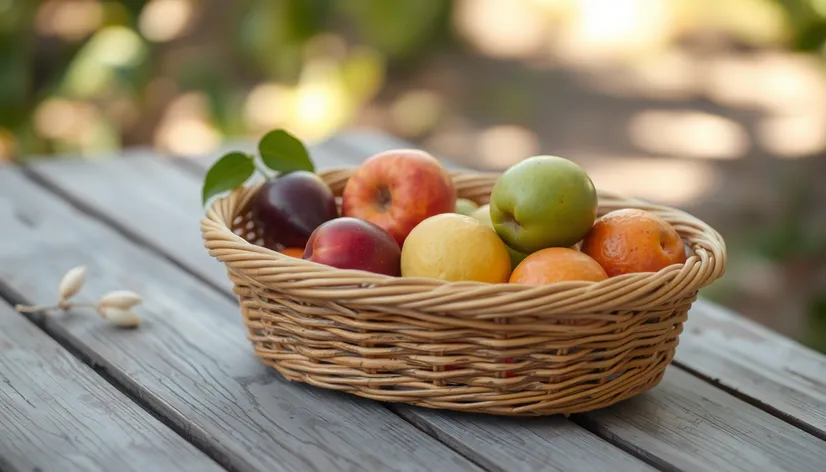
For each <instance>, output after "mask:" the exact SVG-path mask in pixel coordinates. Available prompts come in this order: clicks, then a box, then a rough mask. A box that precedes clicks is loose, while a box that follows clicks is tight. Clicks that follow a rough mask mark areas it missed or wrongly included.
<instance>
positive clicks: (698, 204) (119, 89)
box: [0, 0, 826, 352]
mask: <svg viewBox="0 0 826 472" xmlns="http://www.w3.org/2000/svg"><path fill="white" fill-rule="evenodd" d="M275 127H286V128H288V129H290V130H291V131H293V132H294V133H296V134H297V135H299V136H300V137H302V138H303V139H305V140H308V141H311V140H320V139H324V138H325V137H327V136H329V135H331V134H333V133H335V132H336V131H337V130H341V129H346V128H352V127H369V128H373V129H378V130H385V131H388V132H390V133H393V134H395V135H397V136H400V137H402V138H405V139H408V140H411V141H413V142H414V143H416V144H417V145H419V146H423V147H426V148H427V149H429V150H430V151H432V152H434V153H437V154H439V155H442V156H444V157H448V158H452V159H454V160H457V161H459V162H461V163H463V164H466V165H470V166H474V167H478V168H484V169H492V170H499V169H503V168H506V167H507V166H509V165H511V164H513V163H515V162H516V161H518V160H519V159H522V158H525V157H528V156H531V155H534V154H539V153H543V154H556V155H561V156H564V157H568V158H570V159H573V160H575V161H577V162H579V163H580V164H582V165H583V166H585V167H586V169H587V170H588V171H589V172H590V174H591V176H592V178H593V179H594V181H595V183H596V184H597V186H599V187H602V188H606V189H613V190H619V191H622V192H627V193H629V194H633V195H636V196H639V197H644V198H648V199H651V200H654V201H656V202H659V203H665V204H669V205H673V206H676V207H679V208H682V209H685V210H688V211H690V212H692V213H694V214H695V215H696V216H698V217H700V218H702V219H704V220H706V221H707V222H708V223H710V224H711V225H713V226H714V227H716V228H717V229H718V230H719V231H720V232H721V233H722V234H723V235H724V236H725V238H726V241H727V244H728V250H729V254H730V266H729V267H730V268H729V270H728V272H727V275H726V276H725V277H724V278H723V279H721V280H720V281H719V282H717V283H716V284H714V286H712V287H710V288H709V289H707V290H706V291H705V292H704V295H705V296H706V297H708V298H711V299H713V300H716V301H718V302H720V303H722V304H724V305H726V306H728V307H731V308H732V309H734V310H736V311H738V312H740V313H743V314H744V315H746V316H748V317H750V318H752V319H754V320H756V321H758V322H760V323H762V324H764V325H766V326H768V327H770V328H772V329H774V330H776V331H779V332H781V333H783V334H785V335H788V336H791V337H794V338H795V339H798V340H800V341H801V342H803V343H804V344H807V345H809V346H811V347H813V348H815V349H818V350H821V351H823V352H826V209H824V208H826V207H824V204H826V184H824V180H826V0H456V1H447V0H338V1H336V0H235V1H226V0H149V1H139V0H122V1H96V0H45V1H35V0H0V161H2V160H11V161H25V160H27V159H34V158H41V159H48V158H55V159H56V158H60V157H61V155H62V156H66V155H72V156H73V157H77V156H81V157H83V158H85V159H105V158H116V155H117V153H118V151H119V150H120V149H122V148H124V147H130V146H151V147H153V148H155V149H156V150H157V151H158V152H159V153H162V154H163V155H165V156H180V157H182V158H185V157H190V156H200V155H205V154H210V153H212V152H216V149H217V148H218V147H219V146H220V145H221V143H222V142H223V141H226V140H238V139H245V138H250V139H257V138H258V137H260V136H261V135H262V134H263V133H264V132H266V131H268V130H270V129H272V128H275Z"/></svg>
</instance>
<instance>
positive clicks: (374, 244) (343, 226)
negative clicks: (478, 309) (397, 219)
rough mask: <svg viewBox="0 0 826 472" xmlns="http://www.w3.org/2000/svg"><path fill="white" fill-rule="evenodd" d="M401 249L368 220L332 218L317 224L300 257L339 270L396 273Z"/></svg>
mask: <svg viewBox="0 0 826 472" xmlns="http://www.w3.org/2000/svg"><path fill="white" fill-rule="evenodd" d="M400 258H401V249H399V245H398V243H396V240H395V239H393V237H392V236H390V234H389V233H388V232H387V231H385V230H383V229H382V228H380V227H378V226H376V225H374V224H373V223H370V222H368V221H364V220H359V219H356V218H347V217H342V218H336V219H334V220H330V221H328V222H326V223H324V224H322V225H321V226H319V227H318V228H317V229H316V230H315V231H314V232H313V234H312V235H311V236H310V240H309V241H308V242H307V247H306V248H305V249H304V259H307V260H310V261H313V262H318V263H319V264H325V265H329V266H332V267H337V268H339V269H356V270H365V271H368V272H374V273H376V274H384V275H391V276H398V275H399V268H400V264H399V259H400Z"/></svg>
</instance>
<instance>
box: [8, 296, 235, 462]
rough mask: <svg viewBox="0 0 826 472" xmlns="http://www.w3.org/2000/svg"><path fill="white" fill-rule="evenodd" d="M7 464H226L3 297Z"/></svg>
mask: <svg viewBox="0 0 826 472" xmlns="http://www.w3.org/2000/svg"><path fill="white" fill-rule="evenodd" d="M0 326H2V329H0V438H2V439H1V440H0V468H2V469H4V470H5V469H8V470H11V471H24V470H25V471H31V470H41V471H58V470H59V471H67V472H68V471H83V472H87V471H92V470H99V471H110V470H118V471H127V470H134V471H145V470H148V469H151V470H157V471H182V470H188V471H212V470H216V471H217V470H224V469H223V468H221V467H220V466H218V464H216V463H215V462H213V461H212V459H210V458H209V457H207V456H206V455H205V454H204V453H202V452H201V451H199V450H198V449H196V448H195V447H194V446H192V445H191V444H189V443H188V442H186V441H185V440H184V439H182V438H181V437H180V436H178V435H177V434H175V433H174V432H173V431H172V430H171V429H169V428H167V427H166V426H164V425H163V424H161V423H160V422H159V421H158V420H156V419H155V418H153V417H152V416H151V415H150V414H149V413H147V412H146V411H144V410H143V409H142V408H141V407H140V406H139V405H137V404H136V403H134V402H132V401H131V400H130V399H129V398H128V397H126V396H125V395H124V394H122V393H121V392H119V391H118V390H117V389H116V388H115V387H114V386H112V385H110V384H109V383H107V382H106V381H104V380H103V379H102V378H101V377H100V376H99V375H97V374H96V373H95V372H94V371H93V370H92V369H91V368H89V367H88V366H86V365H84V364H83V363H81V362H80V361H79V360H78V359H76V358H75V357H74V356H72V355H71V354H70V353H69V352H68V351H67V350H66V349H64V348H63V347H61V346H60V345H59V344H58V343H57V342H55V340H53V339H52V338H50V337H49V336H48V335H46V334H45V333H43V332H42V331H41V330H40V329H39V328H37V326H35V325H34V324H33V323H31V322H30V321H28V320H27V319H25V318H24V317H23V315H21V314H19V313H17V312H15V311H14V310H13V309H12V308H11V306H9V305H7V304H6V303H4V302H2V301H0Z"/></svg>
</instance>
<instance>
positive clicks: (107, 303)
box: [98, 290, 143, 310]
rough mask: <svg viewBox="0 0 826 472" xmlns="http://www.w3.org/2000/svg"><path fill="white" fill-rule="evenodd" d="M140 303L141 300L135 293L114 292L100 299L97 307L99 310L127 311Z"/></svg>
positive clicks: (128, 291) (126, 291)
mask: <svg viewBox="0 0 826 472" xmlns="http://www.w3.org/2000/svg"><path fill="white" fill-rule="evenodd" d="M142 301H143V298H141V296H140V295H138V294H137V293H135V292H132V291H130V290H115V291H112V292H109V293H107V294H106V295H104V296H103V297H101V299H100V301H99V302H98V306H99V307H100V308H99V309H100V310H103V309H105V308H108V307H112V308H120V309H122V310H128V309H130V308H132V307H134V306H135V305H137V304H139V303H141V302H142Z"/></svg>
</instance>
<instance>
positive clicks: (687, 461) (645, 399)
mask: <svg viewBox="0 0 826 472" xmlns="http://www.w3.org/2000/svg"><path fill="white" fill-rule="evenodd" d="M578 417H579V418H581V419H582V420H583V422H584V423H586V424H587V425H589V426H590V427H592V428H593V429H594V430H595V431H597V432H599V433H600V434H602V435H604V436H606V437H611V438H613V439H614V440H616V441H617V442H618V443H619V444H621V445H623V446H624V447H627V448H629V449H631V450H634V451H636V452H637V453H638V454H640V455H641V456H642V457H648V458H649V460H651V461H652V462H653V463H655V464H658V465H660V466H661V467H663V468H670V467H675V468H678V469H680V470H708V471H724V470H725V471H743V472H753V471H757V470H759V471H774V470H783V471H796V472H798V471H799V472H803V471H811V472H815V471H822V470H823V464H824V460H826V443H824V442H823V441H821V440H820V439H817V438H815V437H814V436H811V435H809V434H807V433H805V432H804V431H802V430H800V429H798V428H796V427H794V426H792V425H790V424H788V423H785V422H783V421H780V420H778V419H777V418H775V417H774V416H771V415H769V414H767V413H765V412H763V411H762V410H760V409H759V408H757V407H754V406H751V405H748V404H746V403H745V402H743V401H741V400H739V399H737V398H735V397H733V396H732V395H729V394H728V393H726V392H724V391H723V390H720V389H715V388H710V386H709V384H707V383H706V382H704V381H703V380H701V379H698V378H697V377H694V376H692V375H691V374H688V373H686V372H684V371H681V370H679V369H674V368H671V369H668V370H666V374H665V378H664V379H663V382H662V383H661V385H660V386H659V387H657V388H655V389H653V390H651V391H649V392H646V393H644V394H642V395H640V396H638V397H635V398H632V399H630V400H627V401H625V402H623V403H621V404H617V405H613V406H611V407H608V408H605V409H602V410H599V411H595V412H591V413H588V414H587V415H581V416H578Z"/></svg>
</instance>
